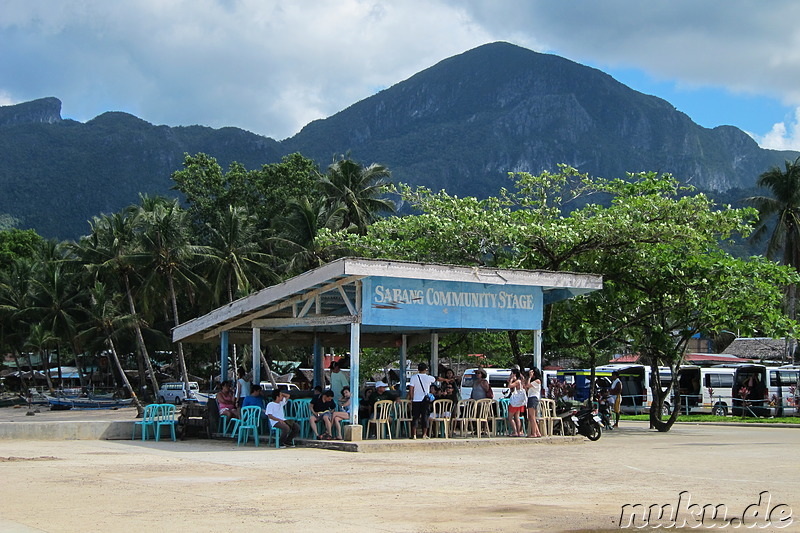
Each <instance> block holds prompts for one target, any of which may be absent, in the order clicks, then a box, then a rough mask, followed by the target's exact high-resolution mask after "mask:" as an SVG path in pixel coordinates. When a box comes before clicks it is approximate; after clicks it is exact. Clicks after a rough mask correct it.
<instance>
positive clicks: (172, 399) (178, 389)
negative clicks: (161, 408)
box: [158, 381, 200, 405]
mask: <svg viewBox="0 0 800 533" xmlns="http://www.w3.org/2000/svg"><path fill="white" fill-rule="evenodd" d="M189 392H190V393H191V394H192V396H195V395H196V393H198V392H200V385H198V384H197V382H196V381H190V382H189ZM158 401H159V402H161V403H174V404H175V405H180V404H181V403H183V402H184V401H186V391H184V384H183V381H173V382H169V383H162V384H161V388H160V389H158Z"/></svg>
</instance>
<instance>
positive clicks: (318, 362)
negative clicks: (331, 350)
mask: <svg viewBox="0 0 800 533" xmlns="http://www.w3.org/2000/svg"><path fill="white" fill-rule="evenodd" d="M323 372H324V369H323V368H322V341H321V340H320V338H319V335H318V334H316V333H314V386H315V387H316V386H318V385H319V386H320V387H321V386H322V374H323ZM336 399H337V400H338V398H336Z"/></svg>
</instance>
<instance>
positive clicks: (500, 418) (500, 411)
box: [492, 398, 511, 436]
mask: <svg viewBox="0 0 800 533" xmlns="http://www.w3.org/2000/svg"><path fill="white" fill-rule="evenodd" d="M496 405H497V416H495V417H494V420H493V421H492V433H494V435H495V436H497V435H498V434H506V433H508V430H509V428H510V427H511V425H510V424H509V423H508V407H509V405H511V400H510V399H509V398H500V399H499V400H497V404H496Z"/></svg>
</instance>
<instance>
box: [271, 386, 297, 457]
mask: <svg viewBox="0 0 800 533" xmlns="http://www.w3.org/2000/svg"><path fill="white" fill-rule="evenodd" d="M287 401H289V393H288V392H287V391H282V390H280V389H279V390H276V391H274V392H273V393H272V401H271V402H269V403H268V404H267V410H266V412H267V418H269V423H270V424H271V426H272V427H275V428H278V429H280V430H281V436H282V437H283V438H282V439H281V446H283V447H286V446H294V439H295V438H297V435H298V434H299V433H300V425H299V424H297V423H296V422H295V421H294V420H286V415H285V414H284V412H283V406H284V405H286V402H287Z"/></svg>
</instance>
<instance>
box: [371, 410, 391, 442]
mask: <svg viewBox="0 0 800 533" xmlns="http://www.w3.org/2000/svg"><path fill="white" fill-rule="evenodd" d="M393 403H394V402H393V401H392V400H378V401H377V402H375V416H374V417H372V418H370V419H369V422H368V423H367V436H369V428H370V427H371V426H373V425H374V426H375V438H376V439H382V438H383V434H382V432H381V430H382V429H385V430H386V433H387V434H388V435H389V440H391V439H392V430H391V427H390V425H391V419H390V418H389V415H390V413H391V410H392V404H393Z"/></svg>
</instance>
